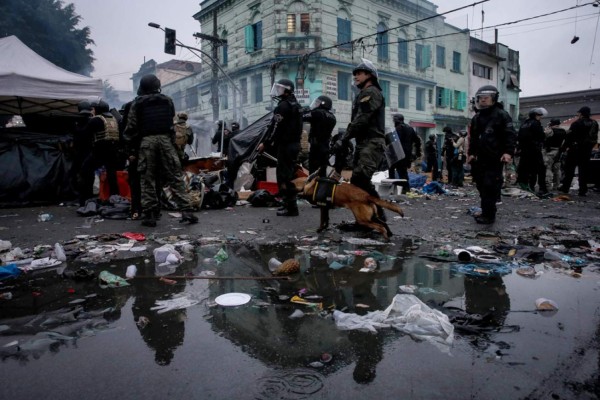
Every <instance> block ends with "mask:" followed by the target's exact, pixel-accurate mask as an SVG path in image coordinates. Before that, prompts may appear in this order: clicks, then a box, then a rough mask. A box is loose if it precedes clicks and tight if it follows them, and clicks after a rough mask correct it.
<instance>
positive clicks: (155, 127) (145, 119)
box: [125, 93, 197, 226]
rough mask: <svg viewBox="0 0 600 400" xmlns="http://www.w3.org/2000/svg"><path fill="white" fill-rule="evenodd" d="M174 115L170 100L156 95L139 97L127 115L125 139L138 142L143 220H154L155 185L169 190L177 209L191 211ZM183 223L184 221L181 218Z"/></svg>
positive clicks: (156, 204)
mask: <svg viewBox="0 0 600 400" xmlns="http://www.w3.org/2000/svg"><path fill="white" fill-rule="evenodd" d="M174 116H175V107H174V106H173V101H172V100H171V98H169V97H167V96H165V95H163V94H160V93H152V94H147V95H142V96H139V97H138V98H136V99H135V101H134V103H133V104H132V106H131V111H130V113H129V120H128V121H127V128H126V130H125V139H126V140H129V141H131V142H136V141H137V142H139V162H138V171H139V172H140V175H141V192H142V193H141V197H142V208H143V210H144V214H145V218H144V220H145V221H146V220H152V219H153V220H156V219H157V218H158V215H159V211H160V200H159V198H158V194H159V193H160V192H161V190H160V189H161V187H157V185H158V182H160V184H161V185H163V186H169V187H170V188H171V191H172V193H173V199H172V200H173V201H174V202H175V204H176V207H177V209H179V210H181V211H184V212H186V211H189V210H191V208H192V206H191V202H190V197H189V195H188V193H187V192H186V190H185V185H184V182H183V171H182V168H181V162H180V160H179V155H178V154H177V150H176V148H175V144H174V132H173V117H174ZM184 214H189V212H188V213H184ZM188 216H189V215H188ZM191 217H193V219H195V218H196V217H194V216H191ZM184 220H186V216H185V215H184ZM196 221H197V219H196ZM189 222H192V221H189ZM193 222H195V221H193ZM143 223H144V222H143ZM154 225H155V223H154ZM154 225H148V226H154Z"/></svg>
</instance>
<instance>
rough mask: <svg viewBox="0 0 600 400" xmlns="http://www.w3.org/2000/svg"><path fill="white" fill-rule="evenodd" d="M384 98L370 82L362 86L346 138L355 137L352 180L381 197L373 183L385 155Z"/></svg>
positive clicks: (356, 99)
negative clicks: (366, 85)
mask: <svg viewBox="0 0 600 400" xmlns="http://www.w3.org/2000/svg"><path fill="white" fill-rule="evenodd" d="M384 132H385V99H384V98H383V95H382V93H381V90H380V89H379V88H378V87H377V86H375V85H371V86H369V87H366V88H363V89H362V90H361V91H360V92H359V93H358V95H357V96H356V98H355V99H354V102H353V104H352V121H351V122H350V123H349V124H348V128H347V130H346V136H345V139H346V140H348V139H352V138H354V139H355V140H356V148H355V151H354V169H353V170H352V178H351V179H350V183H352V184H354V185H356V186H358V187H360V188H361V189H363V190H365V191H367V192H368V193H369V194H370V195H372V196H376V197H379V194H378V193H377V191H376V190H375V187H374V186H373V184H372V183H371V178H372V177H373V174H374V173H375V172H376V171H377V169H378V168H379V165H381V162H382V161H383V159H384V157H385V147H386V145H385V133H384Z"/></svg>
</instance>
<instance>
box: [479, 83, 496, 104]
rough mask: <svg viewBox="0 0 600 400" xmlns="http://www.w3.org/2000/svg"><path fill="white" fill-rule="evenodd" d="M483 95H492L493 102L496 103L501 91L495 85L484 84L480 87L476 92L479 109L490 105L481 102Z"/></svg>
mask: <svg viewBox="0 0 600 400" xmlns="http://www.w3.org/2000/svg"><path fill="white" fill-rule="evenodd" d="M481 96H490V97H491V98H492V103H493V104H496V103H497V102H498V98H499V97H500V92H498V89H497V88H496V86H493V85H484V86H482V87H480V88H479V89H478V90H477V92H476V93H475V103H476V107H477V108H479V109H482V108H487V107H489V105H483V104H480V103H479V97H481Z"/></svg>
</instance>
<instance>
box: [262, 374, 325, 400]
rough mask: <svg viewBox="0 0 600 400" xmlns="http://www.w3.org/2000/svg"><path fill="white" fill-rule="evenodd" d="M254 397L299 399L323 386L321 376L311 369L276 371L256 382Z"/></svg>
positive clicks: (279, 399) (273, 399) (282, 399)
mask: <svg viewBox="0 0 600 400" xmlns="http://www.w3.org/2000/svg"><path fill="white" fill-rule="evenodd" d="M256 386H257V392H256V397H255V398H256V399H260V400H275V399H277V400H301V399H307V398H309V397H310V396H311V395H313V394H315V393H317V392H318V391H319V390H321V389H322V388H323V376H322V375H321V374H318V373H316V372H314V371H311V370H294V371H285V372H277V373H274V374H272V375H269V376H266V377H264V378H261V379H259V380H258V381H257V382H256Z"/></svg>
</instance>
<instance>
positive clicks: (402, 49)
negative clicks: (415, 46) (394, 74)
mask: <svg viewBox="0 0 600 400" xmlns="http://www.w3.org/2000/svg"><path fill="white" fill-rule="evenodd" d="M398 40H399V42H398V64H399V65H408V42H403V41H402V40H405V39H403V38H398Z"/></svg>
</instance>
